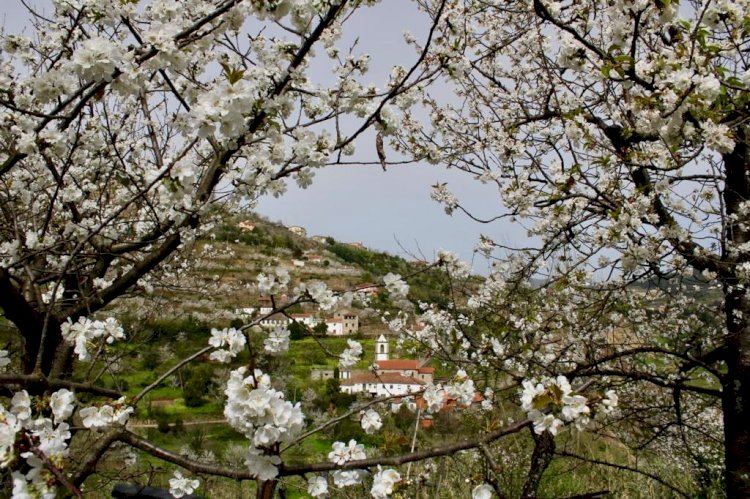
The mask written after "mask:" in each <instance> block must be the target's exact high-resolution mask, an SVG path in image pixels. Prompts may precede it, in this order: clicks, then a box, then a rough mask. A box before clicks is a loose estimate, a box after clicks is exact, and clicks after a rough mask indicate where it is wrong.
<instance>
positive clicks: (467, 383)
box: [445, 369, 477, 407]
mask: <svg viewBox="0 0 750 499" xmlns="http://www.w3.org/2000/svg"><path fill="white" fill-rule="evenodd" d="M445 392H446V393H447V394H448V397H450V398H452V399H454V400H455V401H456V402H457V403H458V404H459V405H463V406H466V407H468V406H470V405H471V404H472V402H474V397H475V395H476V392H477V390H476V388H475V387H474V381H472V380H471V379H470V378H469V377H468V375H467V374H466V371H464V370H463V369H460V370H459V371H458V372H457V373H456V376H455V378H454V381H453V382H452V383H449V384H447V385H446V386H445Z"/></svg>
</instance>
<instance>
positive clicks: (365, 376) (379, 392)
mask: <svg viewBox="0 0 750 499" xmlns="http://www.w3.org/2000/svg"><path fill="white" fill-rule="evenodd" d="M425 384H426V383H425V382H424V381H421V380H418V379H416V378H410V377H406V376H401V375H400V374H383V375H377V374H375V373H367V372H365V373H362V372H358V373H352V374H351V375H350V376H349V377H348V378H346V379H342V380H341V391H342V392H344V393H367V394H368V395H370V396H372V397H388V396H392V395H408V394H410V393H417V392H421V391H422V390H424V386H425Z"/></svg>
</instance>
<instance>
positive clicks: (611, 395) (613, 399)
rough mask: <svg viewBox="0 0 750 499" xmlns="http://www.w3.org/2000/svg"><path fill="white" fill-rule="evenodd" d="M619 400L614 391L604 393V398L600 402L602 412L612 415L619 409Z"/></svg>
mask: <svg viewBox="0 0 750 499" xmlns="http://www.w3.org/2000/svg"><path fill="white" fill-rule="evenodd" d="M618 403H619V398H618V397H617V393H615V391H614V390H607V391H606V392H604V398H603V399H602V401H601V402H600V405H601V408H602V411H603V412H604V414H612V413H613V412H615V410H616V409H617V404H618Z"/></svg>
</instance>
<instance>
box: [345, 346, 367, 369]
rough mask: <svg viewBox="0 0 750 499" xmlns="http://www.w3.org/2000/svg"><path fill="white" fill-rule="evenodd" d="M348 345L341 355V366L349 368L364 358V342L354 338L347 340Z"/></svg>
mask: <svg viewBox="0 0 750 499" xmlns="http://www.w3.org/2000/svg"><path fill="white" fill-rule="evenodd" d="M346 343H347V345H348V347H347V348H346V349H344V351H343V352H341V355H339V366H341V368H343V369H348V368H350V367H352V366H354V365H355V364H356V363H357V362H359V359H361V358H362V353H363V350H362V344H361V343H359V342H358V341H354V340H346Z"/></svg>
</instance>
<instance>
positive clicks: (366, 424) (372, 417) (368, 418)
mask: <svg viewBox="0 0 750 499" xmlns="http://www.w3.org/2000/svg"><path fill="white" fill-rule="evenodd" d="M360 424H361V425H362V429H363V430H365V433H367V434H368V435H372V434H373V433H375V432H376V431H378V430H379V429H380V428H381V427H382V426H383V421H382V420H381V419H380V414H378V412H377V411H375V410H373V409H367V411H365V412H363V413H362V419H361V420H360Z"/></svg>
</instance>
